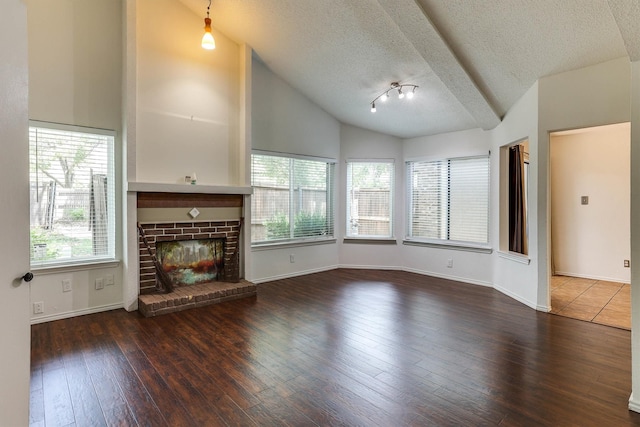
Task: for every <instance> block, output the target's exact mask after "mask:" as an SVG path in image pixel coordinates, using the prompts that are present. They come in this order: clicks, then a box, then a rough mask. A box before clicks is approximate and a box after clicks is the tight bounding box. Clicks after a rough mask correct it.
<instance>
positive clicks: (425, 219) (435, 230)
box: [407, 161, 447, 239]
mask: <svg viewBox="0 0 640 427" xmlns="http://www.w3.org/2000/svg"><path fill="white" fill-rule="evenodd" d="M407 173H408V177H407V180H408V183H409V186H408V187H409V193H410V194H409V198H410V205H411V207H410V221H409V235H410V236H411V237H418V238H427V239H446V238H447V227H446V210H447V164H446V162H443V161H435V162H409V163H408V164H407Z"/></svg>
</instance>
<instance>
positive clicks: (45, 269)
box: [31, 259, 120, 274]
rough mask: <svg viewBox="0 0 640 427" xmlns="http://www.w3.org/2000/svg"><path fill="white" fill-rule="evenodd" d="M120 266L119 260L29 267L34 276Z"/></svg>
mask: <svg viewBox="0 0 640 427" xmlns="http://www.w3.org/2000/svg"><path fill="white" fill-rule="evenodd" d="M119 265H120V260H117V259H105V260H90V261H85V262H75V263H66V264H62V263H61V264H47V265H43V266H33V265H32V266H31V271H32V272H33V273H34V274H50V273H66V272H72V271H85V270H95V269H98V268H114V267H118V266H119Z"/></svg>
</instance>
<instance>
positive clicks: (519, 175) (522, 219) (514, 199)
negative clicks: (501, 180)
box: [509, 144, 527, 254]
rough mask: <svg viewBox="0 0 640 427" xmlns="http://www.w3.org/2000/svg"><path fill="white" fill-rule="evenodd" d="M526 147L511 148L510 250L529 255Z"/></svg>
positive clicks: (516, 146)
mask: <svg viewBox="0 0 640 427" xmlns="http://www.w3.org/2000/svg"><path fill="white" fill-rule="evenodd" d="M523 149H524V147H523V146H522V145H520V144H518V145H515V146H513V147H510V148H509V250H510V251H512V252H517V253H520V254H526V253H527V236H526V224H527V218H526V208H525V194H524V192H525V187H524V184H525V183H524V153H523Z"/></svg>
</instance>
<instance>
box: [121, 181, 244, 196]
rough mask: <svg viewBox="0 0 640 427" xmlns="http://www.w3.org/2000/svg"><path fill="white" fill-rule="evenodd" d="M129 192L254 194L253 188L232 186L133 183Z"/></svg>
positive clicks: (129, 186) (129, 184) (129, 187)
mask: <svg viewBox="0 0 640 427" xmlns="http://www.w3.org/2000/svg"><path fill="white" fill-rule="evenodd" d="M127 191H130V192H137V193H142V192H147V193H198V194H242V195H247V194H252V193H253V187H251V186H232V185H199V184H198V185H191V184H175V183H161V182H157V183H156V182H131V181H129V182H128V183H127Z"/></svg>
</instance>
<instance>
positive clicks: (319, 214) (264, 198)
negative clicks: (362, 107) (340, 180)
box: [251, 154, 335, 243]
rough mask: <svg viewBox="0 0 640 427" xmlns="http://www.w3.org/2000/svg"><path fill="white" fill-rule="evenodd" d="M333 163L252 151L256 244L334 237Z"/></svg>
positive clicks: (252, 205)
mask: <svg viewBox="0 0 640 427" xmlns="http://www.w3.org/2000/svg"><path fill="white" fill-rule="evenodd" d="M334 168H335V165H334V163H333V162H325V161H317V160H308V159H301V158H291V157H283V156H275V155H265V154H252V156H251V185H252V186H253V196H252V198H251V208H252V211H251V212H252V220H251V223H252V224H251V241H252V243H260V242H269V241H277V240H296V239H313V238H320V237H326V236H333V227H334V226H333V217H334V215H333V187H334V182H333V181H334Z"/></svg>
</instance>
